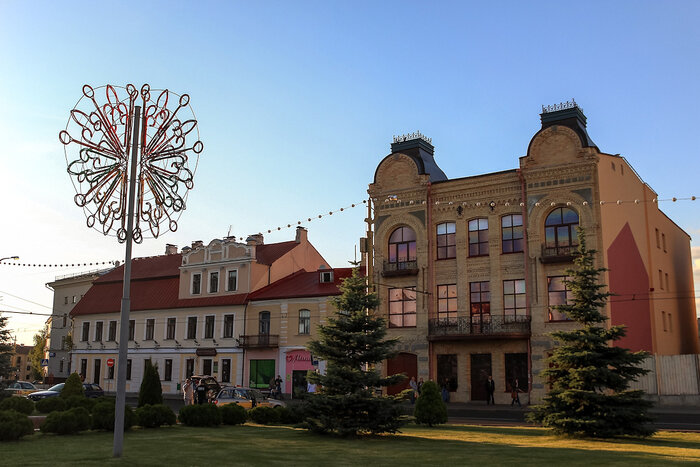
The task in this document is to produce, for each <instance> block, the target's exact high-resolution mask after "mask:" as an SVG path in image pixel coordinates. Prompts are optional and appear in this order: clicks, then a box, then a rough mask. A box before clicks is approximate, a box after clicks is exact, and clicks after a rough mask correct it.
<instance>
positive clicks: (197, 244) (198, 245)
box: [192, 240, 204, 250]
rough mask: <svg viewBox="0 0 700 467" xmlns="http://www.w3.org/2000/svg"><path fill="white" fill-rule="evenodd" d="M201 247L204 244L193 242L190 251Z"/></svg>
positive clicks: (199, 241)
mask: <svg viewBox="0 0 700 467" xmlns="http://www.w3.org/2000/svg"><path fill="white" fill-rule="evenodd" d="M203 246H204V242H203V241H201V240H195V241H194V242H192V249H193V250H196V249H197V248H201V247H203Z"/></svg>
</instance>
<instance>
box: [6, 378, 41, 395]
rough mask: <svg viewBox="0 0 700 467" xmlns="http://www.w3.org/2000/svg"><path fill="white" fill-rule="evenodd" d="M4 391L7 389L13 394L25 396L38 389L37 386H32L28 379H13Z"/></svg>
mask: <svg viewBox="0 0 700 467" xmlns="http://www.w3.org/2000/svg"><path fill="white" fill-rule="evenodd" d="M4 390H5V391H9V392H11V393H12V395H13V396H26V395H28V394H31V393H33V392H36V391H38V389H37V387H36V386H34V385H33V384H32V383H30V382H29V381H15V382H14V383H11V384H10V385H9V386H7V387H6V388H5V389H4Z"/></svg>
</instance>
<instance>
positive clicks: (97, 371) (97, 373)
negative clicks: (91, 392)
mask: <svg viewBox="0 0 700 467" xmlns="http://www.w3.org/2000/svg"><path fill="white" fill-rule="evenodd" d="M93 363H94V365H95V367H94V369H93V373H92V382H93V383H95V384H100V370H101V369H102V359H101V358H96V359H95V361H94V362H93Z"/></svg>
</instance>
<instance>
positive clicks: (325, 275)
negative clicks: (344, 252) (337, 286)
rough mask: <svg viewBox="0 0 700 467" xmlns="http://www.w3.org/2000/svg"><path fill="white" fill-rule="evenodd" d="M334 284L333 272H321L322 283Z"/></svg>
mask: <svg viewBox="0 0 700 467" xmlns="http://www.w3.org/2000/svg"><path fill="white" fill-rule="evenodd" d="M330 282H333V271H323V272H321V283H322V284H324V283H330Z"/></svg>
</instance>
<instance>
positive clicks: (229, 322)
mask: <svg viewBox="0 0 700 467" xmlns="http://www.w3.org/2000/svg"><path fill="white" fill-rule="evenodd" d="M224 337H228V338H231V337H233V315H224Z"/></svg>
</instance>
